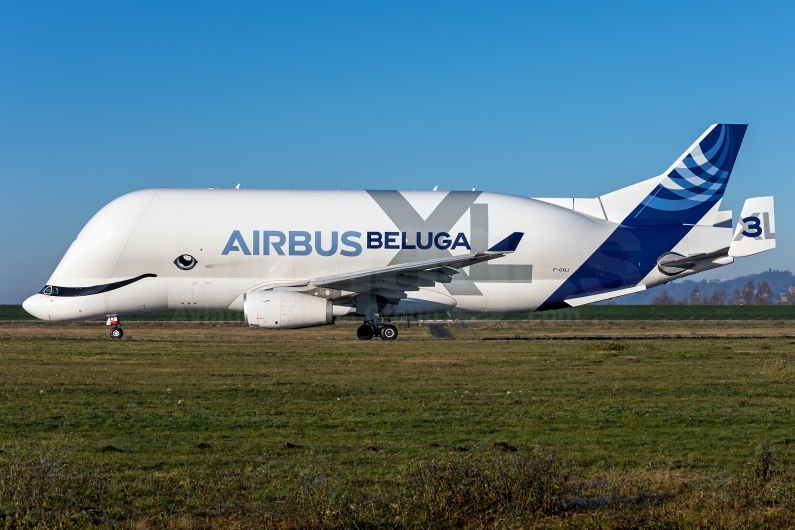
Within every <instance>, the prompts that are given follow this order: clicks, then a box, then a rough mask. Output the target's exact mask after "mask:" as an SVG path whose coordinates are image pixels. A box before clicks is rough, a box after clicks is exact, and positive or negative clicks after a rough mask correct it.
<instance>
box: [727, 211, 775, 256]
mask: <svg viewBox="0 0 795 530" xmlns="http://www.w3.org/2000/svg"><path fill="white" fill-rule="evenodd" d="M772 248H776V220H775V216H774V212H773V197H754V198H752V199H746V201H745V204H744V205H743V210H742V212H741V213H740V222H739V223H737V230H735V232H734V237H733V238H732V243H731V246H730V247H729V256H734V257H741V256H750V255H752V254H758V253H760V252H764V251H765V250H770V249H772Z"/></svg>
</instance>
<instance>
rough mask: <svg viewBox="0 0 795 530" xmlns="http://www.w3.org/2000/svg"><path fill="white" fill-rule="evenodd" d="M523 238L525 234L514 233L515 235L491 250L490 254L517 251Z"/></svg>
mask: <svg viewBox="0 0 795 530" xmlns="http://www.w3.org/2000/svg"><path fill="white" fill-rule="evenodd" d="M522 236H524V232H514V233H513V234H511V235H509V236H508V237H506V238H505V239H503V240H502V241H500V242H499V243H497V244H496V245H494V246H493V247H491V248H490V249H489V252H513V251H515V250H516V247H518V246H519V242H520V241H521V240H522Z"/></svg>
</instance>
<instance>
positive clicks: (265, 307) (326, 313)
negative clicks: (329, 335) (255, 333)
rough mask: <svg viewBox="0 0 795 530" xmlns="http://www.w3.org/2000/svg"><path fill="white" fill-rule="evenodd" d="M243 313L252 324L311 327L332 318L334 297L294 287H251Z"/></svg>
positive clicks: (328, 322) (278, 326) (282, 327)
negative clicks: (296, 291) (278, 289)
mask: <svg viewBox="0 0 795 530" xmlns="http://www.w3.org/2000/svg"><path fill="white" fill-rule="evenodd" d="M243 314H244V315H245V319H246V324H248V325H249V326H250V327H252V328H271V329H288V328H308V327H310V326H323V325H325V324H331V323H332V322H333V316H332V305H331V300H327V299H325V298H321V297H319V296H312V295H309V294H304V293H294V292H291V291H251V292H249V293H246V294H244V295H243Z"/></svg>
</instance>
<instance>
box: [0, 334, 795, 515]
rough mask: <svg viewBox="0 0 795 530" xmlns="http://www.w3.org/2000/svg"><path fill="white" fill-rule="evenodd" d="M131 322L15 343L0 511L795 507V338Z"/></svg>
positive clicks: (2, 352)
mask: <svg viewBox="0 0 795 530" xmlns="http://www.w3.org/2000/svg"><path fill="white" fill-rule="evenodd" d="M131 329H132V326H131ZM243 331H246V330H245V329H242V331H239V332H243ZM239 332H238V331H235V329H234V328H230V330H229V333H230V337H231V336H232V335H234V334H235V333H239ZM137 335H138V337H139V338H140V339H144V340H132V341H119V342H114V341H110V340H76V339H64V338H60V339H56V338H51V339H42V338H2V339H0V363H1V364H2V367H3V369H2V372H0V450H1V451H2V453H0V516H2V517H3V518H4V519H3V520H5V521H6V524H7V525H10V526H12V527H26V526H35V525H40V526H64V527H69V526H75V527H83V526H100V527H127V526H138V527H144V528H146V527H153V528H155V527H166V526H173V527H207V528H210V527H217V526H235V525H238V526H244V527H261V526H266V527H282V528H306V527H315V528H344V527H362V526H370V527H376V526H377V527H417V526H419V527H431V528H441V527H473V528H476V527H483V526H496V527H510V526H514V527H515V526H524V527H532V526H535V525H538V526H541V527H549V526H571V527H578V526H581V525H582V524H585V522H587V521H589V520H590V521H592V524H596V523H594V521H601V522H600V523H599V524H597V526H600V527H611V526H616V527H642V526H646V524H645V523H644V521H645V522H646V523H648V522H649V521H652V520H655V521H663V523H664V524H662V526H669V527H671V526H673V527H688V526H699V521H700V522H701V523H704V522H705V521H709V522H710V523H711V524H709V525H707V526H711V527H732V526H734V527H749V524H750V523H753V522H754V521H756V522H757V523H758V524H756V526H760V527H762V526H771V525H772V526H775V525H776V524H777V523H779V522H781V521H785V519H782V518H783V517H784V516H788V515H787V514H790V513H791V511H792V507H793V506H795V488H792V487H791V485H792V484H793V483H795V473H794V472H793V471H795V468H793V467H792V466H790V464H789V462H790V461H791V457H792V454H791V449H790V448H791V445H792V443H793V441H795V430H794V429H793V425H794V424H795V423H794V420H795V407H794V405H795V390H794V389H795V347H794V346H793V342H792V341H790V340H784V339H764V340H756V339H737V340H728V339H703V340H653V339H650V340H643V341H622V340H605V341H545V342H533V341H527V342H522V341H514V342H480V341H473V342H441V341H440V342H401V341H397V342H394V343H386V342H383V341H373V342H365V343H362V342H358V341H350V342H344V341H337V342H326V341H322V340H318V341H295V342H293V341H281V342H235V341H230V340H175V341H169V340H145V339H146V337H145V336H144V335H143V332H142V331H139V332H137ZM787 488H789V489H787ZM699 492H700V493H699ZM705 492H706V493H705ZM705 495H706V496H705ZM583 517H585V518H584V519H583ZM721 517H724V518H725V520H722V519H720V518H721ZM749 517H750V518H751V519H749ZM588 518H590V519H588ZM721 521H723V522H721ZM746 523H749V524H746ZM702 526H703V525H702ZM750 526H754V525H753V524H751V525H750Z"/></svg>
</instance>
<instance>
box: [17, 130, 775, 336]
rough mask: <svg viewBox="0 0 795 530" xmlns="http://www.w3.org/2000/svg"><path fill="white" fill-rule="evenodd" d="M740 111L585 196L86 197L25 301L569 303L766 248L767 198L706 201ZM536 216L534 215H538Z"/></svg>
mask: <svg viewBox="0 0 795 530" xmlns="http://www.w3.org/2000/svg"><path fill="white" fill-rule="evenodd" d="M745 130H746V125H724V124H719V125H713V126H711V127H709V128H708V129H707V131H706V132H705V133H704V134H703V135H702V136H701V137H700V138H699V139H698V140H696V142H695V143H694V144H693V145H692V146H691V147H690V148H689V149H688V150H687V151H686V152H685V153H684V154H683V155H682V156H681V157H680V158H679V159H678V160H677V161H676V162H674V164H673V165H672V166H671V167H670V168H669V169H668V170H667V171H666V172H665V173H663V174H662V175H660V176H657V177H654V178H651V179H648V180H644V181H643V182H639V183H637V184H634V185H632V186H629V187H627V188H623V189H620V190H618V191H614V192H612V193H608V194H606V195H602V196H600V197H596V198H593V199H577V198H566V199H527V198H523V197H515V196H511V195H501V194H495V193H482V192H475V191H472V192H460V191H451V192H447V193H444V192H417V191H409V192H406V191H283V190H181V189H180V190H174V189H153V190H142V191H137V192H134V193H129V194H127V195H124V196H122V197H120V198H118V199H116V200H114V201H113V202H111V203H110V204H108V205H107V206H105V207H104V208H103V209H102V210H100V211H99V213H97V214H96V215H95V216H94V217H93V218H92V219H91V220H90V221H89V223H88V224H87V225H86V226H85V228H83V230H82V231H81V232H80V234H79V235H78V237H77V239H76V240H75V241H74V242H73V243H72V245H71V247H70V248H69V250H68V251H67V253H66V255H65V256H64V257H63V259H62V260H61V263H60V264H59V265H58V268H57V269H55V272H54V273H53V274H52V277H51V278H50V280H49V281H48V282H47V285H46V286H45V287H44V288H43V289H42V290H41V291H40V292H39V293H38V294H35V295H33V296H31V297H30V298H28V299H27V300H26V301H25V303H24V308H25V309H26V310H27V311H28V312H29V313H31V314H32V315H34V316H36V317H38V318H40V319H42V320H47V321H52V322H59V321H69V320H82V319H92V318H97V317H107V318H108V323H109V324H111V325H113V328H112V329H111V336H112V337H117V338H120V337H121V335H122V331H121V328H120V327H119V326H118V319H119V317H120V316H123V315H128V314H132V313H140V312H146V311H160V310H164V309H178V308H184V309H188V308H190V309H232V310H237V311H243V312H244V313H245V320H246V322H247V323H248V325H249V326H253V327H262V328H276V329H278V328H300V327H309V326H319V325H323V324H330V323H332V322H333V320H334V317H335V316H340V315H358V316H360V317H362V318H363V320H364V323H363V324H362V325H361V326H360V327H359V329H358V332H357V334H358V337H359V338H361V339H370V338H372V337H373V336H375V335H379V336H380V337H381V338H383V339H386V340H391V339H395V338H396V337H397V329H396V328H395V327H394V326H392V325H390V324H387V323H385V321H384V318H385V317H393V316H401V315H418V314H423V313H432V312H442V311H449V310H451V309H456V310H458V311H468V312H478V313H480V312H496V313H509V312H524V311H537V310H547V309H557V308H563V307H571V306H579V305H582V304H588V303H592V302H597V301H600V300H605V299H608V298H613V297H616V296H621V295H625V294H629V293H635V292H639V291H643V290H644V289H648V288H650V287H654V286H656V285H660V284H663V283H667V282H670V281H671V280H675V279H678V278H682V277H684V276H688V275H690V274H694V273H697V272H702V271H705V270H709V269H714V268H716V267H721V266H724V265H728V264H730V263H732V262H733V261H734V258H735V257H739V256H748V255H751V254H756V253H759V252H763V251H765V250H769V249H772V248H774V247H775V246H776V239H775V221H774V216H773V197H757V198H753V199H748V200H746V201H745V205H744V206H743V209H742V212H741V214H740V218H739V221H738V223H737V227H736V229H734V230H733V229H732V213H731V212H730V211H721V210H720V203H721V199H722V197H723V193H724V191H725V189H726V185H727V184H728V182H729V176H730V175H731V171H732V168H733V166H734V161H735V159H736V157H737V153H738V151H739V149H740V144H741V143H742V140H743V136H744V135H745ZM540 226H543V229H539V227H540Z"/></svg>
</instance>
